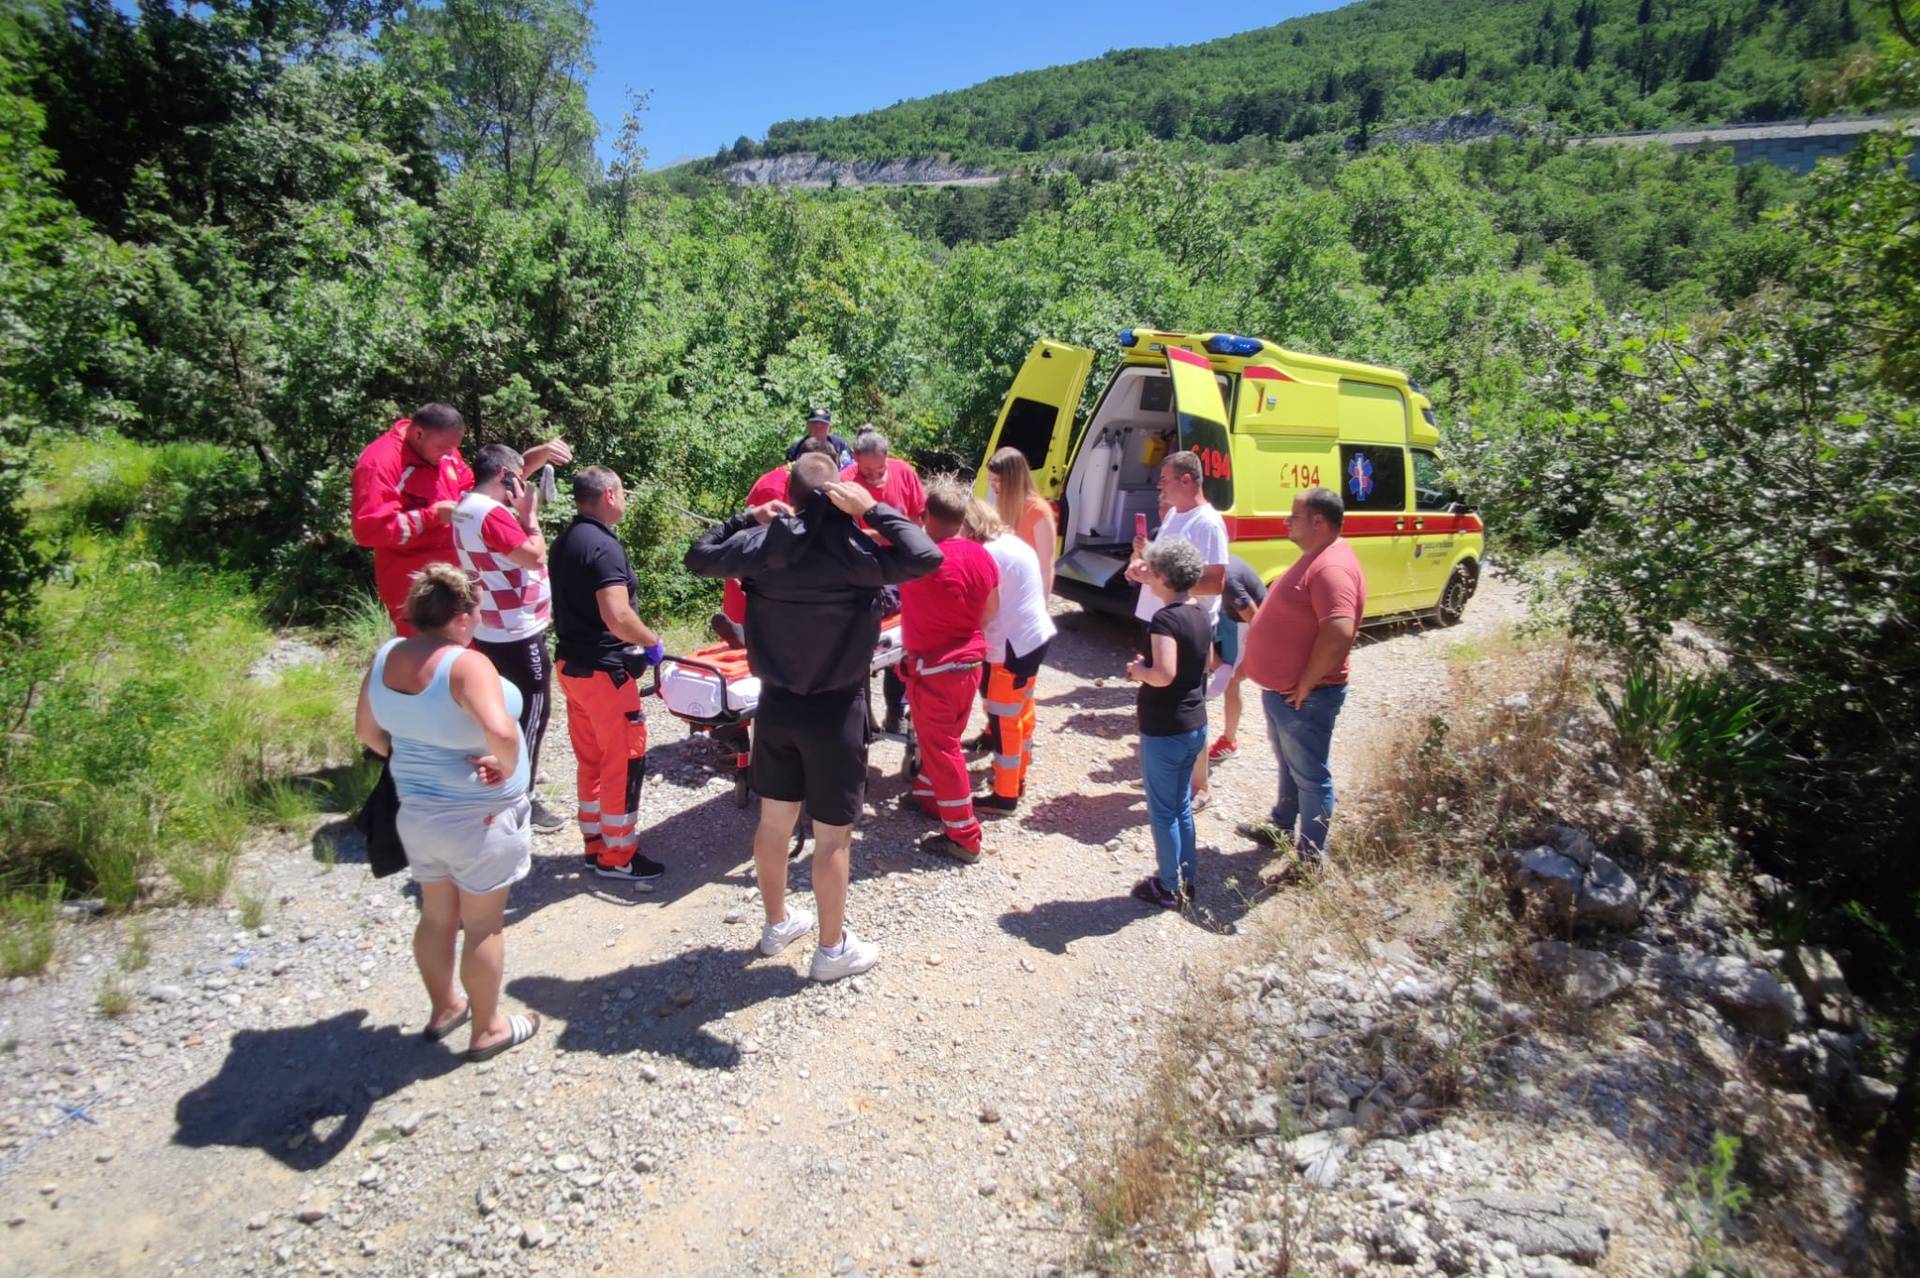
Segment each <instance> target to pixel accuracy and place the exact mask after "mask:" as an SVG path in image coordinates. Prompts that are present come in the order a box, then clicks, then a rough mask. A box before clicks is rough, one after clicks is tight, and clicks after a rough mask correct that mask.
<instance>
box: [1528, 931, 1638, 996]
mask: <svg viewBox="0 0 1920 1278" xmlns="http://www.w3.org/2000/svg"><path fill="white" fill-rule="evenodd" d="M1526 954H1527V958H1528V960H1529V961H1530V962H1531V963H1532V964H1533V967H1534V970H1535V971H1537V972H1539V973H1540V975H1541V977H1542V978H1543V979H1545V980H1546V981H1547V983H1548V984H1550V985H1552V986H1553V987H1554V988H1556V989H1557V990H1559V992H1560V993H1561V995H1562V996H1563V997H1565V998H1566V999H1567V1000H1568V1001H1569V1002H1571V1003H1574V1004H1575V1005H1577V1006H1579V1007H1599V1006H1600V1005H1601V1004H1603V1003H1609V1002H1612V1001H1613V1000H1614V999H1616V998H1618V997H1620V996H1621V995H1622V994H1624V993H1626V992H1627V991H1628V990H1630V989H1632V988H1633V979H1634V978H1633V970H1632V969H1631V968H1629V967H1628V966H1627V965H1626V964H1624V963H1619V962H1615V961H1614V960H1613V959H1610V958H1608V957H1607V956H1606V955H1604V954H1601V953H1600V952H1598V951H1597V950H1579V949H1575V948H1574V947H1573V946H1571V945H1568V944H1567V943H1566V942H1565V941H1537V942H1535V943H1534V944H1532V945H1530V946H1528V947H1527V950H1526Z"/></svg>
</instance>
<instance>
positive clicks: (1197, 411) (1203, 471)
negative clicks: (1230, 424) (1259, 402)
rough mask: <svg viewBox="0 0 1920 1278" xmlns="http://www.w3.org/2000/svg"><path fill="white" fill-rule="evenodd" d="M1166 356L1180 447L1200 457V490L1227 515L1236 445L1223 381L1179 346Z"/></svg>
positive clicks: (1196, 356)
mask: <svg viewBox="0 0 1920 1278" xmlns="http://www.w3.org/2000/svg"><path fill="white" fill-rule="evenodd" d="M1166 354H1167V372H1168V374H1169V375H1170V376H1171V377H1172V378H1173V409H1174V414H1175V416H1177V417H1178V419H1179V422H1180V447H1182V448H1184V449H1186V450H1188V451H1189V452H1192V453H1193V454H1194V455H1195V456H1197V457H1199V458H1200V485H1201V491H1202V493H1203V494H1204V495H1205V496H1206V499H1207V501H1208V503H1209V504H1211V505H1212V506H1213V508H1214V509H1215V510H1218V511H1220V512H1222V513H1225V512H1227V511H1230V510H1232V509H1233V446H1232V443H1231V442H1230V441H1229V439H1228V438H1227V405H1226V400H1225V398H1224V397H1223V396H1222V394H1221V389H1220V382H1219V380H1218V379H1217V378H1216V377H1215V376H1214V372H1213V365H1211V364H1209V363H1208V362H1207V361H1206V359H1205V358H1203V357H1202V356H1199V355H1195V354H1194V353H1193V352H1192V351H1186V350H1181V349H1180V348H1179V347H1177V346H1169V347H1167V352H1166Z"/></svg>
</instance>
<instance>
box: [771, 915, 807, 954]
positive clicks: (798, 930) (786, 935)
mask: <svg viewBox="0 0 1920 1278" xmlns="http://www.w3.org/2000/svg"><path fill="white" fill-rule="evenodd" d="M811 931H813V915H811V914H809V913H807V912H806V911H805V910H796V909H794V908H793V907H792V906H788V907H787V917H786V918H785V919H783V920H782V921H780V922H778V923H769V924H767V925H766V926H765V927H763V928H761V929H760V952H761V953H762V954H778V953H779V952H780V951H781V950H784V949H786V948H787V947H788V946H789V945H792V944H793V943H794V942H795V941H797V940H799V939H800V938H801V937H803V936H805V935H806V934H807V933H809V932H811Z"/></svg>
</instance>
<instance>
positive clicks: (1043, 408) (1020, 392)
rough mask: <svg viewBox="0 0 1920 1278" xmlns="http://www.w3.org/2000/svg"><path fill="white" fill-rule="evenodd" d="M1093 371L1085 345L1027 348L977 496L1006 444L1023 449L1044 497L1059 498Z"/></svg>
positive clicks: (1043, 342)
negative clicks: (1082, 395) (1077, 412)
mask: <svg viewBox="0 0 1920 1278" xmlns="http://www.w3.org/2000/svg"><path fill="white" fill-rule="evenodd" d="M1092 370H1093V352H1092V351H1090V350H1087V349H1086V348H1085V347H1081V346H1068V345H1066V344H1065V343H1063V342H1056V341H1052V340H1050V339H1048V338H1044V337H1043V338H1041V339H1040V340H1039V341H1037V342H1035V343H1034V344H1033V349H1032V350H1030V351H1028V352H1027V362H1026V363H1024V364H1022V365H1021V366H1020V372H1019V373H1018V374H1017V375H1015V377H1014V379H1013V385H1012V386H1010V387H1008V388H1007V398H1006V401H1005V402H1004V403H1002V404H1001V405H1000V419H999V420H998V421H996V422H995V423H994V424H993V434H992V435H990V436H988V438H987V455H986V456H985V457H982V458H981V459H980V477H979V478H978V479H977V480H976V481H975V482H974V486H973V491H974V494H975V495H976V496H979V497H985V496H986V495H987V491H988V490H987V465H986V464H987V461H988V460H989V459H990V458H991V457H992V456H993V455H994V454H995V453H997V452H999V451H1000V450H1001V449H1002V448H1018V449H1019V450H1020V452H1021V454H1022V455H1023V456H1025V457H1026V459H1027V465H1028V467H1030V468H1031V469H1032V471H1033V483H1034V487H1035V488H1037V489H1038V490H1039V492H1040V495H1041V496H1042V497H1045V498H1046V499H1047V500H1048V501H1053V500H1055V499H1057V498H1058V497H1059V496H1060V489H1061V487H1062V486H1063V485H1064V483H1065V482H1066V477H1067V459H1068V457H1069V456H1070V455H1071V453H1072V448H1073V418H1074V413H1075V410H1077V409H1078V408H1079V405H1080V392H1081V391H1082V390H1084V389H1085V388H1086V385H1087V374H1088V373H1090V372H1091V371H1092Z"/></svg>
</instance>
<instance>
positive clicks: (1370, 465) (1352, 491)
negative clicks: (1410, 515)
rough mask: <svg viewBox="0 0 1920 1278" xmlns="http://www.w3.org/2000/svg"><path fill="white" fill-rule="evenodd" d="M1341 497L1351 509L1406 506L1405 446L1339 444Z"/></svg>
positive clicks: (1366, 509) (1400, 507) (1402, 507)
mask: <svg viewBox="0 0 1920 1278" xmlns="http://www.w3.org/2000/svg"><path fill="white" fill-rule="evenodd" d="M1340 498H1341V500H1342V501H1345V502H1346V503H1347V509H1348V510H1350V511H1353V510H1358V511H1370V510H1405V509H1406V508H1407V450H1406V449H1404V448H1392V447H1388V446H1387V445H1385V444H1342V445H1340Z"/></svg>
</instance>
